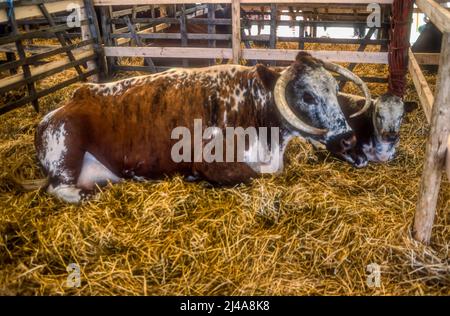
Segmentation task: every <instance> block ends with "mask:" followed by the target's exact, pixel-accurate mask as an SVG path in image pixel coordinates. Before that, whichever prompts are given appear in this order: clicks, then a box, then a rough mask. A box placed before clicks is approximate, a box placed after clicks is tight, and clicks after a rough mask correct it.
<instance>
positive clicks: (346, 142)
mask: <svg viewBox="0 0 450 316" xmlns="http://www.w3.org/2000/svg"><path fill="white" fill-rule="evenodd" d="M355 145H356V136H355V135H351V136H349V137H345V138H342V139H341V146H342V149H344V150H349V149H352V148H353V147H355Z"/></svg>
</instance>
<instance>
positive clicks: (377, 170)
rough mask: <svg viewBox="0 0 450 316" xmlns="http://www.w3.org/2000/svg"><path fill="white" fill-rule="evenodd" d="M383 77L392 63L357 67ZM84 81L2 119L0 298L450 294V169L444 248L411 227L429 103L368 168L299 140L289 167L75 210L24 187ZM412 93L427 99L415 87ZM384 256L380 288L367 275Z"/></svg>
mask: <svg viewBox="0 0 450 316" xmlns="http://www.w3.org/2000/svg"><path fill="white" fill-rule="evenodd" d="M369 72H370V73H371V74H381V75H385V72H386V69H385V67H384V66H372V67H371V66H367V65H366V66H364V67H359V68H357V71H356V73H358V74H364V75H367V74H368V73H369ZM58 76H59V75H57V76H55V77H54V78H52V80H55V81H57V80H58V79H60V78H58ZM429 79H430V80H434V78H433V77H432V76H430V77H429ZM43 84H44V85H45V84H46V83H45V82H44V83H43ZM370 88H371V89H372V93H373V94H374V95H377V94H379V93H382V92H383V91H384V89H385V88H384V86H383V85H370ZM74 89H75V86H74V87H70V88H67V89H65V90H62V91H59V92H57V93H55V94H53V95H51V96H49V97H47V98H45V99H43V100H42V102H41V104H42V114H39V115H36V114H35V113H34V112H33V110H31V108H30V107H28V108H23V109H20V110H17V111H15V112H12V113H9V114H6V115H3V116H0V160H1V165H0V294H3V295H17V294H20V295H59V294H64V295H117V294H120V295H144V294H146V295H166V294H167V295H169V294H172V295H449V294H450V266H449V249H450V212H449V210H450V184H449V182H448V180H447V179H446V178H445V176H444V182H443V186H442V191H441V194H440V198H439V205H438V213H437V218H436V222H435V227H434V230H433V238H432V243H431V245H430V246H427V247H426V246H423V245H421V244H419V243H417V242H415V241H414V240H413V239H412V238H411V232H410V229H411V225H412V220H413V215H414V209H415V203H416V200H417V192H418V183H419V179H420V176H421V170H422V164H423V157H424V147H425V146H424V145H425V142H426V136H427V133H428V129H427V127H426V125H425V117H424V115H423V112H422V111H421V110H420V109H419V110H418V111H416V112H414V113H412V114H411V115H410V116H408V117H407V118H406V121H405V124H404V125H403V128H402V140H401V145H400V149H399V153H398V156H397V158H396V159H395V160H394V161H392V162H391V163H389V164H385V165H381V164H378V165H375V164H373V165H370V166H369V167H368V168H365V169H362V170H357V169H353V168H352V167H350V166H349V165H347V164H345V163H342V162H340V161H337V160H335V159H334V158H332V157H328V156H327V155H326V154H325V153H315V152H314V151H313V150H312V149H311V147H310V146H309V145H307V144H304V143H302V142H301V141H295V142H294V143H293V144H291V145H290V146H289V149H288V155H287V159H288V164H287V167H286V170H285V171H284V173H283V174H282V175H281V176H278V177H270V176H267V177H264V178H261V179H259V180H256V181H254V183H253V184H252V185H248V186H244V185H242V186H239V187H235V188H211V187H209V186H208V185H207V184H206V183H200V184H193V183H186V182H184V181H183V180H182V179H181V178H172V179H167V180H165V181H160V182H152V183H150V182H149V183H134V182H127V183H123V184H121V185H116V186H114V187H112V188H106V189H104V190H103V192H102V193H101V194H100V198H99V200H98V201H94V202H89V203H85V204H84V205H82V206H71V205H66V204H63V203H61V202H59V201H57V200H55V199H53V198H52V197H50V196H49V195H47V194H45V193H44V192H37V191H34V192H22V191H21V190H20V189H19V188H18V186H17V185H15V184H14V181H13V180H12V178H13V177H16V178H22V179H34V178H40V177H42V174H41V173H40V171H39V169H38V167H37V164H36V158H35V152H34V148H33V133H34V127H35V125H36V124H37V122H38V121H39V120H40V118H41V117H42V115H43V114H44V113H46V112H47V111H49V110H50V109H53V108H55V107H57V106H59V105H60V103H61V102H62V101H64V100H65V99H67V98H68V97H69V96H70V95H71V93H72V92H73V90H74ZM347 91H354V92H356V91H357V90H356V89H354V88H353V87H350V86H349V90H347ZM407 98H408V99H417V95H416V93H415V92H414V89H413V86H412V83H411V82H410V84H409V89H408V96H407ZM70 263H77V264H78V265H79V266H80V267H81V286H80V287H78V288H69V287H67V286H66V280H67V276H68V273H67V271H66V267H67V266H68V265H69V264H70ZM372 263H374V264H378V265H379V266H380V268H381V284H380V287H369V286H368V285H367V283H366V280H367V277H368V275H369V274H370V273H369V272H367V266H368V265H369V264H372Z"/></svg>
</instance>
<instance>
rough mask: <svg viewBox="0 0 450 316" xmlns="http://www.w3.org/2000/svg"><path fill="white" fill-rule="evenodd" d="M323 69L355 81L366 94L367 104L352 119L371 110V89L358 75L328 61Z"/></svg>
mask: <svg viewBox="0 0 450 316" xmlns="http://www.w3.org/2000/svg"><path fill="white" fill-rule="evenodd" d="M323 67H324V68H325V69H327V70H330V71H334V72H336V73H338V74H340V75H342V76H344V77H345V78H347V79H350V80H351V81H353V82H354V83H356V84H357V85H358V86H359V87H360V88H361V90H362V91H363V93H364V97H365V98H366V103H365V104H364V106H363V108H362V109H361V110H359V111H358V112H356V113H354V114H352V115H351V116H350V117H351V118H353V117H356V116H358V115H361V114H363V113H364V112H366V111H367V110H369V108H370V105H371V104H372V97H371V95H370V91H369V88H368V87H367V85H366V83H365V82H364V81H362V80H361V78H359V77H358V76H357V75H355V74H354V73H353V72H351V71H350V70H348V69H347V68H344V67H342V66H340V65H338V64H333V63H330V62H327V61H324V62H323Z"/></svg>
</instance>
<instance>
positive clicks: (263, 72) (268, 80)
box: [256, 64, 280, 91]
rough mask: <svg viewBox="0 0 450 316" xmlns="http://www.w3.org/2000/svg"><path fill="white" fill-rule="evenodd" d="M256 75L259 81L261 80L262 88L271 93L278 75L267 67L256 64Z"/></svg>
mask: <svg viewBox="0 0 450 316" xmlns="http://www.w3.org/2000/svg"><path fill="white" fill-rule="evenodd" d="M256 73H257V74H258V78H259V80H261V82H262V84H263V85H264V88H266V89H267V90H268V91H273V89H274V88H275V83H276V82H277V79H278V77H279V76H280V74H279V73H278V72H276V71H274V70H272V69H269V68H268V67H266V66H264V65H261V64H258V65H256Z"/></svg>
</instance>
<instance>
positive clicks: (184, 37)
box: [180, 4, 189, 67]
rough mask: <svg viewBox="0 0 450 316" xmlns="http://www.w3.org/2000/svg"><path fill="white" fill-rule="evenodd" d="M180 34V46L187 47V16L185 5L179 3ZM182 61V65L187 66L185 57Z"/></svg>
mask: <svg viewBox="0 0 450 316" xmlns="http://www.w3.org/2000/svg"><path fill="white" fill-rule="evenodd" d="M180 35H181V47H187V46H188V37H187V17H186V6H185V5H184V4H182V5H181V14H180ZM182 63H183V67H187V66H189V62H188V60H187V59H186V58H183V60H182Z"/></svg>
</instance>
